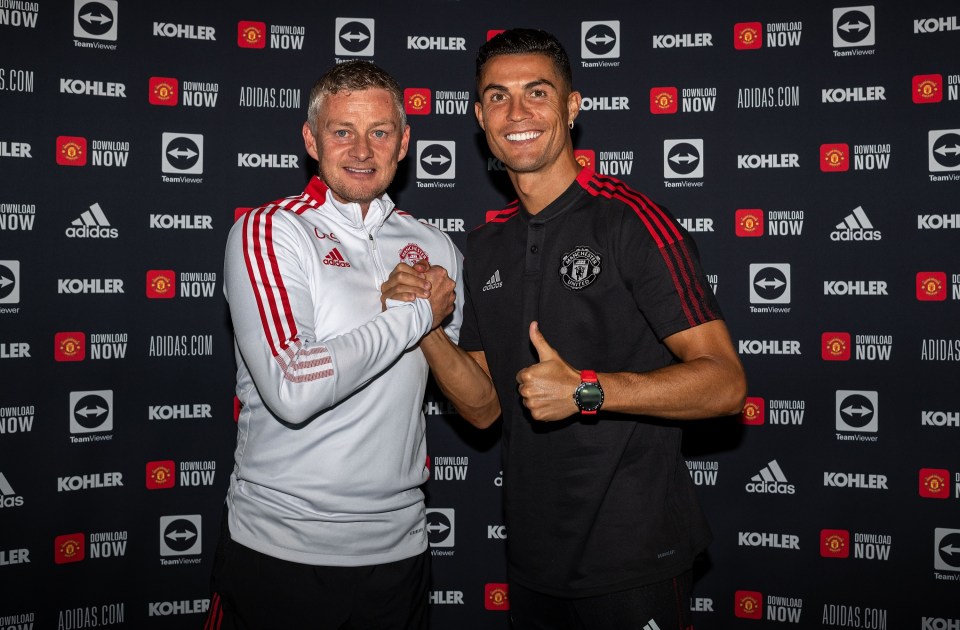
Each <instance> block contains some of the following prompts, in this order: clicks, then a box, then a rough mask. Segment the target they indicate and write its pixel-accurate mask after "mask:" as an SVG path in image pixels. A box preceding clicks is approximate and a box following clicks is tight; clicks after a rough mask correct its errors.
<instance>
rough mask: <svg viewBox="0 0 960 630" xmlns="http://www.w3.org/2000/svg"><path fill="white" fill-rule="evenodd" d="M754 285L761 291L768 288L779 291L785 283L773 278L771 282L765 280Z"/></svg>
mask: <svg viewBox="0 0 960 630" xmlns="http://www.w3.org/2000/svg"><path fill="white" fill-rule="evenodd" d="M754 284H756V285H757V286H758V287H761V288H763V289H767V288H769V287H773V288H774V289H779V288H780V287H782V286H783V285H785V284H786V282H784V281H783V280H781V279H780V278H774V279H773V280H767V279H763V280H757V281H756V282H755V283H754Z"/></svg>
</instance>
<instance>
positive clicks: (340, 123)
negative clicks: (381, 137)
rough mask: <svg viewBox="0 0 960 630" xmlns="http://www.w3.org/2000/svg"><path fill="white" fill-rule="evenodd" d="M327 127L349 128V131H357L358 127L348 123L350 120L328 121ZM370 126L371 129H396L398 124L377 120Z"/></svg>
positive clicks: (386, 120)
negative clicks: (388, 127)
mask: <svg viewBox="0 0 960 630" xmlns="http://www.w3.org/2000/svg"><path fill="white" fill-rule="evenodd" d="M327 126H334V127H347V128H349V129H355V128H356V125H355V124H354V123H352V122H350V121H348V120H333V119H329V120H327ZM370 126H371V127H387V126H390V127H396V126H397V122H396V121H395V120H390V119H385V120H377V121H374V122H372V123H370Z"/></svg>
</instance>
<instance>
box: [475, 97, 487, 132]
mask: <svg viewBox="0 0 960 630" xmlns="http://www.w3.org/2000/svg"><path fill="white" fill-rule="evenodd" d="M473 115H474V116H476V117H477V124H479V125H480V128H481V129H483V130H484V131H486V128H485V127H484V126H483V105H481V104H480V102H479V101H477V102H476V103H474V104H473Z"/></svg>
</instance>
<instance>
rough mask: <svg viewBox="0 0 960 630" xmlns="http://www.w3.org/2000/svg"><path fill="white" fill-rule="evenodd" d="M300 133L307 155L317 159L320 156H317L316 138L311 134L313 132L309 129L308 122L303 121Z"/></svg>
mask: <svg viewBox="0 0 960 630" xmlns="http://www.w3.org/2000/svg"><path fill="white" fill-rule="evenodd" d="M302 133H303V146H304V148H305V149H306V150H307V155H309V156H310V157H312V158H313V159H315V160H318V161H319V159H320V158H319V157H318V156H317V139H316V138H315V137H314V136H313V132H312V131H310V123H308V122H305V123H303V130H302Z"/></svg>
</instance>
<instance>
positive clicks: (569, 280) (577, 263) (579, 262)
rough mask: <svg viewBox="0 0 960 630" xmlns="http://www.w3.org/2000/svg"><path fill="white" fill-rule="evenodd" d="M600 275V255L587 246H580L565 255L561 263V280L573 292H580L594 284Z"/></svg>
mask: <svg viewBox="0 0 960 630" xmlns="http://www.w3.org/2000/svg"><path fill="white" fill-rule="evenodd" d="M598 275H600V254H598V253H596V252H595V251H593V250H592V249H590V248H589V247H586V246H585V245H578V246H577V247H575V248H574V249H573V251H569V252H567V253H566V254H564V255H563V258H562V259H561V261H560V280H562V281H563V285H564V286H565V287H567V288H568V289H570V290H571V291H579V290H580V289H583V288H585V287H588V286H590V285H591V284H593V281H594V280H596V279H597V276H598Z"/></svg>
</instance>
